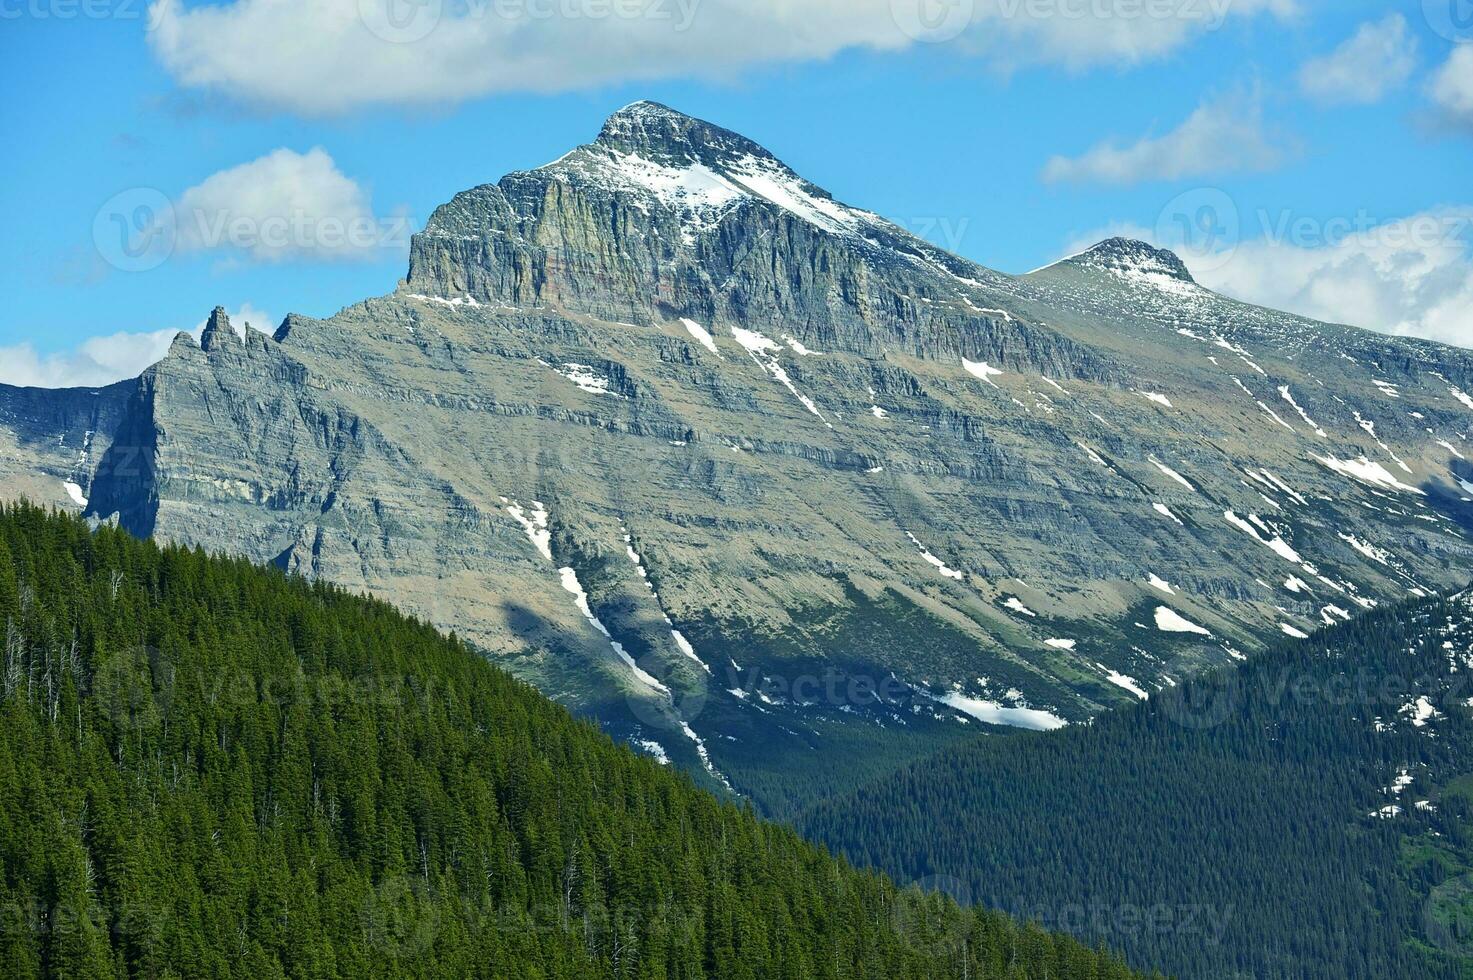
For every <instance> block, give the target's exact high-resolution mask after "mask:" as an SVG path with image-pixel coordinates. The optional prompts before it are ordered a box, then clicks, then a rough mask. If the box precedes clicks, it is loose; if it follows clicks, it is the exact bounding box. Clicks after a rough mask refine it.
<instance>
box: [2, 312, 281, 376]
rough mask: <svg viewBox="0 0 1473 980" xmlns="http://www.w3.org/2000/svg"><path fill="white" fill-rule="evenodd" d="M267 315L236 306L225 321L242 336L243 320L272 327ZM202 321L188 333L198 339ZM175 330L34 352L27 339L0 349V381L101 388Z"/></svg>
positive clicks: (142, 362)
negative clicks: (60, 349) (62, 349)
mask: <svg viewBox="0 0 1473 980" xmlns="http://www.w3.org/2000/svg"><path fill="white" fill-rule="evenodd" d="M275 322H276V321H275V320H273V319H272V317H271V315H270V314H269V313H263V312H262V311H261V310H259V309H257V308H256V307H254V306H252V305H251V304H250V303H243V304H241V306H240V308H239V309H238V310H236V311H234V312H233V313H230V323H231V325H232V326H233V327H235V329H236V332H237V333H241V334H242V335H243V334H244V330H245V326H246V324H247V323H249V324H250V326H251V327H253V328H254V329H257V330H261V331H262V332H267V331H270V330H273V329H274V328H275ZM204 327H205V322H204V321H203V320H202V321H200V322H199V323H197V324H195V326H194V329H193V330H191V331H190V332H191V333H193V334H194V336H195V339H199V335H200V333H201V332H202V331H203V330H204ZM178 332H179V331H177V330H152V331H147V332H143V333H115V334H109V335H107V336H104V337H89V338H88V339H86V340H84V341H82V342H81V343H80V344H78V345H77V346H76V347H75V348H73V349H71V350H66V351H58V352H56V353H52V354H38V353H37V352H36V349H35V347H33V346H32V345H31V344H29V343H25V344H18V345H16V346H13V347H0V384H7V385H16V386H19V387H33V388H100V387H102V386H104V385H110V384H112V383H113V382H115V381H122V380H124V379H126V378H135V377H137V376H138V375H139V373H141V372H142V371H143V369H144V368H146V367H148V366H149V365H150V364H154V363H156V362H157V361H159V360H160V359H162V358H163V356H164V355H165V354H166V353H168V351H169V344H170V343H172V342H173V340H174V337H175V335H176V334H177V333H178Z"/></svg>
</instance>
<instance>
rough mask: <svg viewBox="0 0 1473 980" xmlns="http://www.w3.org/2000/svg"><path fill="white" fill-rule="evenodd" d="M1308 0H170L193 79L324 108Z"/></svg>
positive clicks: (1052, 33) (1054, 40)
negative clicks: (212, 0)
mask: <svg viewBox="0 0 1473 980" xmlns="http://www.w3.org/2000/svg"><path fill="white" fill-rule="evenodd" d="M1295 10H1296V3H1295V0H951V2H948V3H940V4H938V3H937V2H936V0H455V2H452V0H313V2H310V3H305V2H291V0H230V2H225V3H218V4H207V5H198V6H192V7H188V8H186V7H185V6H184V4H183V3H182V2H181V0H155V2H154V4H153V5H152V7H151V9H150V13H151V18H152V19H151V22H150V23H151V24H152V26H153V29H152V30H151V31H150V32H149V39H150V44H151V46H152V48H153V51H154V53H155V55H156V57H157V58H158V59H159V61H160V62H161V63H162V65H163V66H164V68H165V69H166V70H168V71H169V72H170V74H172V75H173V76H174V77H175V78H176V79H177V80H178V81H179V82H180V83H182V84H183V85H185V86H189V87H192V88H198V89H203V90H206V91H209V92H212V93H218V94H223V95H225V96H227V97H229V98H234V99H240V100H243V101H245V102H248V103H252V104H257V105H264V106H269V107H274V108H285V109H288V110H292V111H297V112H303V113H308V114H329V113H337V112H344V111H349V110H352V109H356V108H359V107H363V106H370V105H430V104H449V103H455V102H459V101H462V100H465V99H470V98H475V97H477V96H482V95H487V94H491V93H497V92H559V91H570V90H578V89H586V88H590V87H593V86H598V85H607V84H615V83H622V82H630V81H640V80H647V79H656V78H673V77H684V76H696V77H702V78H729V77H732V76H733V75H736V74H737V73H739V72H740V71H742V70H743V69H746V68H748V67H751V66H754V65H761V64H776V63H791V62H799V61H807V60H818V59H823V58H827V57H830V56H832V55H834V54H837V53H838V52H840V51H844V50H847V49H852V48H868V49H872V50H880V51H898V50H902V49H905V48H910V47H913V46H916V45H918V44H924V43H927V42H954V43H955V48H956V50H957V51H958V52H959V53H963V54H972V55H976V56H980V57H986V58H989V59H991V60H993V61H994V62H995V63H996V64H998V65H999V66H1000V67H1004V68H1015V67H1021V66H1024V65H1029V64H1061V65H1066V66H1069V67H1072V68H1084V67H1089V66H1092V65H1098V64H1132V63H1136V62H1140V61H1143V60H1147V59H1150V58H1156V57H1160V56H1162V55H1165V54H1167V53H1169V52H1171V51H1174V50H1176V49H1178V48H1179V47H1180V46H1182V45H1183V44H1185V43H1187V42H1188V41H1190V40H1191V39H1192V38H1194V37H1197V36H1199V35H1201V34H1203V33H1205V32H1208V31H1211V30H1215V29H1217V28H1218V27H1220V26H1221V25H1222V24H1223V23H1224V22H1225V21H1226V20H1227V19H1228V18H1230V17H1247V16H1251V15H1255V14H1263V13H1269V14H1272V15H1276V16H1281V17H1285V16H1289V15H1291V14H1293V13H1294V12H1295Z"/></svg>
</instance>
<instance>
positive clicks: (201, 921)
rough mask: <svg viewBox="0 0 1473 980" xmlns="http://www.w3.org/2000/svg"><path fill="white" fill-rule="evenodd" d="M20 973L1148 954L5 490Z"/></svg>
mask: <svg viewBox="0 0 1473 980" xmlns="http://www.w3.org/2000/svg"><path fill="white" fill-rule="evenodd" d="M0 623H3V624H4V630H5V648H4V664H3V674H0V677H3V691H0V695H3V703H0V870H3V878H0V909H3V913H4V915H5V922H4V928H3V930H0V975H3V976H5V977H35V976H46V977H64V978H69V980H70V978H86V977H110V976H117V977H122V976H145V977H210V976H241V977H250V978H253V980H260V978H268V977H287V976H291V977H311V978H327V977H361V976H400V975H413V976H425V977H469V976H478V977H491V978H505V980H534V978H554V977H557V978H569V980H572V978H579V980H581V978H588V977H629V978H636V977H637V978H660V977H680V978H700V977H711V978H717V977H719V978H728V977H730V978H754V980H755V978H763V977H774V978H779V977H780V978H791V980H800V978H805V980H806V978H811V977H827V978H851V977H852V978H873V980H892V978H906V977H915V978H922V977H924V978H951V977H958V978H961V977H966V978H976V977H999V978H1009V980H1011V978H1034V977H1038V978H1043V977H1049V978H1101V980H1103V978H1117V977H1120V978H1123V977H1127V976H1133V975H1134V974H1132V973H1130V972H1129V971H1128V970H1127V969H1126V968H1125V967H1124V966H1122V965H1120V964H1119V963H1118V962H1115V961H1113V960H1111V959H1109V958H1108V957H1106V956H1103V955H1101V954H1097V953H1095V952H1092V951H1090V950H1088V949H1086V948H1085V947H1083V946H1081V945H1079V944H1077V943H1075V942H1073V941H1072V940H1066V939H1058V938H1054V937H1053V936H1050V935H1049V934H1047V933H1045V932H1044V931H1042V930H1040V929H1038V928H1033V927H1026V928H1024V927H1018V926H1016V925H1014V924H1013V923H1012V921H1011V920H1009V919H1007V918H1006V917H1004V916H1002V915H1000V914H996V913H991V912H982V911H963V910H961V909H958V908H957V907H956V906H955V905H954V904H953V903H951V902H950V901H948V900H945V899H938V898H934V897H923V896H921V895H920V893H919V892H917V891H915V890H911V891H908V892H903V893H902V892H898V891H897V889H896V888H895V887H894V886H893V885H892V884H891V883H890V882H889V881H888V880H886V879H885V878H883V877H881V876H878V875H875V874H871V873H863V872H856V871H854V870H851V869H849V868H848V867H847V866H845V865H844V864H842V863H841V862H839V861H836V860H833V859H831V858H829V857H827V856H826V855H825V854H824V853H823V852H822V851H821V850H820V849H818V848H816V847H813V846H811V845H809V844H806V843H804V842H803V841H802V840H801V839H799V838H798V836H797V835H796V834H795V833H794V832H792V831H791V830H788V829H785V828H782V827H779V826H776V825H773V824H770V823H764V822H762V821H759V820H757V819H756V818H755V817H754V816H752V815H751V814H750V813H749V812H746V811H744V810H743V809H740V808H738V807H737V806H735V805H733V804H731V803H726V802H721V801H718V800H717V799H715V798H714V797H712V796H710V795H709V794H707V793H705V792H704V791H701V790H698V789H696V788H694V787H693V786H692V785H691V784H690V783H689V782H688V781H687V779H686V778H685V777H683V776H681V775H679V774H677V773H674V772H672V771H670V770H668V769H663V768H661V767H660V766H659V765H658V764H656V763H655V762H654V761H652V760H650V759H648V758H645V757H641V756H638V755H636V754H635V753H633V752H631V751H630V750H628V749H627V748H624V747H622V746H620V745H616V744H615V743H614V742H612V741H611V740H609V739H608V738H606V737H605V736H603V735H602V734H600V733H599V732H598V731H597V730H596V729H594V728H593V727H591V726H590V725H588V724H585V723H582V722H579V721H576V720H574V719H573V718H572V717H571V716H570V715H569V714H568V713H566V712H565V711H564V710H563V709H561V708H559V707H557V706H555V705H553V704H552V703H551V702H549V701H547V700H545V699H544V698H542V697H541V696H539V695H538V694H537V693H536V692H535V691H533V690H532V689H530V688H528V687H527V686H525V685H523V684H521V683H519V682H517V681H515V680H513V679H511V678H510V677H508V676H507V675H505V674H503V673H501V672H499V671H497V670H496V669H493V668H492V667H490V666H489V665H487V664H486V663H485V662H484V661H483V660H482V659H480V658H479V657H477V656H475V655H474V654H473V653H471V652H470V651H469V650H468V649H467V648H466V647H465V646H464V645H462V644H461V643H459V642H458V641H456V640H455V639H454V638H450V639H446V638H444V637H442V636H441V635H439V634H438V633H436V632H435V631H434V630H433V629H431V628H429V627H428V626H426V625H423V624H421V623H419V622H415V621H413V620H410V619H407V618H405V617H403V616H401V615H400V614H398V613H396V612H395V611H394V610H393V609H392V608H390V607H389V606H387V605H385V604H383V603H380V602H377V601H372V600H368V599H364V598H360V597H354V596H351V595H348V594H346V593H344V592H342V591H340V590H337V589H334V588H332V587H330V586H327V585H322V584H315V585H309V584H307V583H305V582H304V581H302V580H300V579H296V578H289V577H287V576H285V575H283V574H280V573H278V572H275V571H270V570H263V569H260V568H257V567H253V566H252V565H250V564H248V563H246V562H243V561H234V560H223V559H218V558H212V557H207V556H205V555H203V554H201V553H198V552H191V551H185V550H179V549H172V548H171V549H160V548H158V547H157V546H155V545H154V544H152V543H145V542H140V541H137V540H135V539H133V538H131V537H129V536H127V535H126V534H124V533H122V532H119V531H116V530H112V529H109V528H103V529H100V530H98V531H97V532H95V533H93V532H90V531H89V530H88V527H87V525H86V524H84V523H83V522H82V521H80V520H76V519H72V518H66V517H61V516H57V515H55V514H49V513H46V512H43V511H41V510H39V509H36V508H32V507H29V506H26V505H20V506H16V507H11V508H8V509H0Z"/></svg>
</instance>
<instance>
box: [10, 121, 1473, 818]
mask: <svg viewBox="0 0 1473 980" xmlns="http://www.w3.org/2000/svg"><path fill="white" fill-rule="evenodd" d="M999 233H1001V232H999ZM1469 391H1473V358H1470V355H1469V353H1468V352H1465V351H1461V350H1456V349H1452V348H1447V347H1441V346H1438V345H1436V344H1431V343H1425V342H1421V341H1416V340H1411V339H1407V338H1392V337H1385V336H1380V335H1376V334H1372V333H1368V332H1366V331H1361V330H1355V329H1352V328H1348V327H1338V326H1333V325H1327V324H1322V323H1316V322H1312V321H1308V320H1304V319H1301V318H1298V317H1293V316H1289V315H1286V314H1281V313H1276V312H1273V311H1269V310H1264V309H1260V308H1257V307H1252V306H1247V305H1244V304H1241V303H1238V302H1234V301H1232V300H1230V299H1227V298H1225V297H1222V296H1219V295H1216V294H1214V293H1212V292H1210V291H1208V290H1206V289H1203V288H1202V287H1200V286H1199V285H1197V284H1196V283H1194V282H1193V281H1192V277H1191V275H1190V274H1189V272H1188V271H1187V270H1186V269H1185V267H1184V266H1183V265H1182V263H1181V262H1180V260H1179V259H1177V258H1176V257H1175V256H1173V255H1172V254H1171V253H1169V252H1163V251H1159V250H1157V249H1154V248H1151V247H1150V246H1147V245H1144V244H1142V243H1139V242H1131V241H1124V240H1112V241H1108V242H1103V243H1101V244H1100V245H1098V246H1096V247H1095V248H1092V249H1090V250H1088V251H1086V252H1084V253H1083V254H1081V255H1077V256H1074V257H1072V258H1070V259H1067V260H1065V261H1062V262H1060V263H1057V264H1055V265H1053V266H1050V267H1048V268H1046V269H1043V270H1039V271H1037V272H1035V273H1032V274H1030V275H1027V276H1021V277H1015V276H1008V275H1004V274H1002V273H998V272H994V271H991V270H988V269H984V268H982V267H980V266H977V265H975V264H974V263H971V262H968V261H966V260H964V259H961V258H958V257H956V256H954V255H950V254H948V253H946V252H944V251H943V250H941V249H939V248H936V247H935V246H933V245H931V244H929V243H927V242H925V241H923V240H921V239H920V238H918V237H916V236H914V235H911V234H909V233H908V232H906V231H904V230H903V229H901V228H899V227H897V226H896V225H894V224H892V223H890V222H888V221H886V220H884V219H882V218H880V217H879V216H877V215H875V214H872V213H869V212H866V211H862V210H859V209H856V208H853V207H850V206H848V205H845V204H842V203H840V202H839V201H837V200H835V199H834V198H833V197H832V196H831V195H830V194H828V193H827V192H825V191H823V190H822V189H820V188H819V187H818V186H816V185H815V184H813V183H811V182H810V181H808V180H806V179H804V178H803V177H801V176H799V175H798V174H796V173H795V172H793V171H792V170H791V169H789V168H788V167H787V166H786V165H784V164H783V163H781V162H780V161H779V160H778V159H777V158H776V157H774V156H773V155H772V154H771V153H769V152H768V151H766V150H764V149H762V148H761V147H760V146H758V145H756V144H755V143H752V142H751V141H749V140H747V139H746V138H744V137H742V136H739V135H737V134H734V133H731V132H728V131H726V130H723V129H721V128H719V127H717V126H714V125H711V124H709V123H705V122H702V121H699V120H696V119H692V118H690V117H688V116H685V115H682V114H680V113H678V112H675V111H674V110H671V109H668V108H666V107H664V106H659V105H655V104H653V103H636V104H635V105H632V106H629V107H627V108H625V109H623V110H620V111H619V112H617V113H615V114H614V115H613V116H611V117H610V118H609V119H608V121H607V122H606V123H605V125H604V127H603V130H602V132H601V133H600V134H599V136H598V138H597V139H596V140H595V141H594V142H593V143H590V144H588V145H586V146H583V147H579V148H577V149H575V150H573V151H572V152H571V153H569V154H568V155H566V156H564V157H563V158H561V159H559V160H557V161H555V162H553V163H550V164H548V165H546V166H544V167H540V168H538V169H536V170H531V171H526V172H518V173H513V174H509V175H507V176H505V177H503V178H502V179H501V180H500V181H499V182H497V183H495V184H486V185H483V186H481V187H477V188H473V189H471V190H468V191H465V192H463V193H460V194H457V195H456V196H455V197H454V198H453V199H452V200H451V201H450V202H449V203H447V204H445V205H443V206H442V207H440V208H438V209H437V210H436V211H435V212H434V214H433V215H432V216H431V218H430V220H429V222H428V223H427V225H426V227H425V229H424V230H423V232H421V233H420V234H418V235H417V236H415V238H414V241H413V245H412V248H411V255H410V263H409V272H408V277H407V279H406V280H405V281H404V282H402V283H401V284H400V285H399V287H398V288H397V289H396V290H395V291H394V292H393V293H391V294H389V295H387V296H382V297H378V298H375V299H369V300H366V301H365V302H362V303H359V304H357V305H354V306H351V307H348V308H346V309H344V310H342V311H341V312H339V313H338V314H336V315H335V316H332V317H330V318H327V319H314V318H310V317H304V316H300V315H295V314H294V315H291V316H288V317H287V318H286V319H285V321H283V323H282V324H281V325H280V327H279V328H278V329H277V330H276V332H275V333H274V335H272V336H271V337H267V336H264V335H261V334H259V333H256V332H253V331H247V332H246V334H245V336H244V337H242V336H240V335H238V334H237V332H236V331H235V330H234V329H233V328H232V327H231V325H230V324H229V323H228V321H227V319H226V318H225V316H224V314H223V311H219V310H217V311H216V313H215V314H214V315H213V316H212V317H211V320H210V324H209V326H208V327H207V329H206V331H205V333H204V335H203V337H202V339H201V341H200V342H199V343H196V342H195V341H194V340H193V339H192V338H190V337H189V336H187V335H180V337H179V338H178V339H177V340H176V341H175V343H174V345H173V347H172V349H171V350H170V352H169V354H168V356H167V357H166V358H164V359H163V360H162V361H161V362H160V363H158V364H157V365H154V366H153V367H151V368H149V369H148V370H147V371H145V372H144V373H143V375H142V376H141V377H140V378H138V379H137V380H136V381H134V382H127V383H124V384H123V385H120V386H115V387H114V388H111V389H106V390H105V391H104V392H100V393H95V392H90V391H89V392H46V393H38V392H34V391H27V390H17V389H6V388H0V445H4V446H5V452H4V454H3V458H0V466H3V467H5V475H6V479H5V481H4V483H3V484H0V493H4V494H6V495H9V496H20V495H25V496H28V497H29V498H31V499H36V500H40V501H44V502H48V503H55V504H57V505H59V506H69V507H72V508H74V509H76V510H78V511H79V512H82V513H84V514H85V515H87V516H88V517H89V518H90V519H93V520H96V521H116V522H118V523H119V524H120V525H121V526H122V527H124V528H126V529H128V530H130V531H133V532H135V533H137V534H140V535H152V536H154V537H156V538H158V539H159V540H161V541H166V542H177V543H180V544H186V545H198V546H201V547H204V548H206V549H208V550H211V551H219V552H224V553H229V554H237V555H243V556H246V557H249V558H251V559H253V560H256V561H270V562H275V563H276V564H278V565H279V566H280V567H282V568H283V569H287V570H290V571H296V572H301V573H303V574H305V575H308V576H311V577H314V578H319V579H325V580H329V581H333V582H336V583H339V584H341V585H342V586H344V587H347V588H350V589H354V590H367V591H370V592H372V593H373V594H374V595H376V596H379V597H382V598H385V599H388V600H390V601H393V602H394V603H396V604H398V605H400V606H401V607H402V608H405V609H407V610H409V611H411V612H413V613H414V614H416V615H419V616H422V617H424V618H425V619H426V620H428V621H430V622H432V623H434V624H435V625H437V626H439V627H441V628H442V629H446V630H454V631H455V632H456V633H457V635H458V636H460V637H462V638H463V639H464V640H466V641H467V642H468V643H470V644H472V645H473V646H474V647H475V648H477V649H479V650H481V651H483V652H484V653H486V654H487V655H488V656H490V657H491V658H493V660H494V661H495V662H496V663H498V664H500V665H502V666H504V667H505V668H506V669H508V670H510V671H512V672H513V673H515V674H516V675H517V676H519V677H521V678H523V679H525V680H528V681H530V682H531V683H533V684H535V685H536V686H537V687H538V688H539V689H540V690H542V691H543V692H545V693H547V694H549V695H550V696H552V697H554V698H555V699H557V700H559V701H560V702H562V703H564V704H565V705H567V706H569V707H570V708H573V709H574V710H575V711H577V712H579V713H581V714H583V715H585V716H587V717H592V718H596V719H598V720H599V721H600V722H601V723H603V724H604V725H605V727H606V729H607V730H608V731H610V732H611V733H613V734H615V735H616V736H619V737H621V738H625V739H627V740H629V741H630V742H632V743H633V744H636V745H639V746H642V747H644V748H646V749H647V750H648V751H650V752H652V753H655V754H657V755H658V756H660V757H662V758H669V759H670V760H671V761H672V762H673V763H674V764H677V765H680V766H682V767H684V768H686V769H688V770H690V771H692V772H694V773H695V774H696V776H697V778H698V779H700V780H702V781H703V782H704V784H705V785H707V786H709V787H712V788H716V789H724V788H726V787H729V788H730V789H731V790H733V791H734V792H736V793H738V794H740V795H742V796H744V797H746V798H749V799H751V800H753V801H754V802H755V803H757V804H758V805H759V807H761V808H762V809H763V810H764V811H765V812H767V813H770V814H776V815H783V814H791V813H794V812H796V811H797V810H799V809H801V808H802V807H803V806H805V805H806V804H808V803H810V802H812V801H813V800H815V799H817V798H821V797H822V796H824V795H827V794H829V793H833V792H841V791H844V790H846V789H849V788H853V787H855V786H857V785H859V784H861V783H863V782H864V781H865V780H866V779H868V778H869V777H870V776H872V775H875V774H877V773H879V772H882V771H884V770H885V769H886V768H887V767H889V766H892V765H900V764H904V763H906V762H908V761H912V760H915V759H917V758H921V757H924V756H925V755H928V754H929V753H931V752H933V751H935V750H936V749H937V748H939V747H942V746H944V745H946V744H949V743H951V742H954V741H956V740H959V739H964V738H967V737H968V736H970V735H971V734H973V733H975V732H977V731H979V730H985V731H989V732H992V733H997V734H1002V733H1012V732H1017V731H1023V730H1028V729H1047V728H1057V727H1059V726H1061V725H1065V724H1078V723H1081V722H1083V721H1085V720H1087V719H1089V718H1091V717H1093V716H1095V715H1096V714H1097V713H1099V712H1100V711H1101V710H1103V709H1105V708H1109V707H1115V706H1121V705H1127V704H1129V703H1132V702H1133V701H1135V700H1137V699H1138V698H1140V697H1142V696H1145V695H1148V694H1150V693H1152V692H1155V691H1160V690H1163V689H1165V688H1168V687H1170V686H1171V685H1173V684H1176V683H1179V682H1180V681H1181V680H1182V679H1183V678H1185V677H1187V676H1189V675H1191V674H1193V673H1195V672H1198V671H1201V670H1204V669H1210V668H1214V667H1218V666H1223V665H1226V664H1229V663H1234V662H1237V661H1239V660H1240V659H1241V658H1244V657H1247V656H1250V655H1252V654H1253V653H1254V652H1255V651H1259V650H1262V649H1264V648H1266V647H1267V646H1268V645H1269V644H1271V643H1272V642H1274V641H1275V640H1277V639H1280V638H1282V637H1283V636H1284V635H1285V634H1286V633H1288V634H1291V635H1295V636H1298V635H1303V634H1307V633H1309V632H1310V631H1311V630H1312V629H1313V628H1314V627H1315V626H1316V625H1318V624H1321V623H1324V622H1332V621H1343V620H1345V619H1348V618H1349V617H1351V616H1352V615H1353V614H1355V613H1358V612H1361V611H1363V610H1367V609H1371V608H1374V607H1376V606H1377V605H1378V604H1383V603H1388V602H1395V601H1398V600H1400V599H1402V598H1405V597H1407V596H1409V595H1418V594H1430V593H1432V592H1435V591H1437V590H1439V589H1444V588H1451V587H1455V586H1458V585H1461V584H1462V582H1463V580H1464V579H1465V578H1466V572H1465V569H1466V568H1467V567H1468V564H1469V559H1470V549H1469V543H1468V538H1467V532H1468V525H1469V519H1468V518H1469V514H1470V506H1469V500H1468V499H1467V498H1468V497H1469V496H1473V482H1467V481H1468V480H1469V479H1473V467H1470V466H1469V463H1468V460H1467V457H1468V454H1469V452H1470V450H1469V443H1468V442H1467V441H1466V432H1467V430H1468V426H1469V421H1470V418H1473V395H1470V394H1468V392H1469ZM88 433H90V435H89V434H88ZM67 483H71V484H73V485H74V486H73V488H71V489H67V488H66V487H65V484H67ZM84 500H85V501H86V502H85V503H80V501H84Z"/></svg>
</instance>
